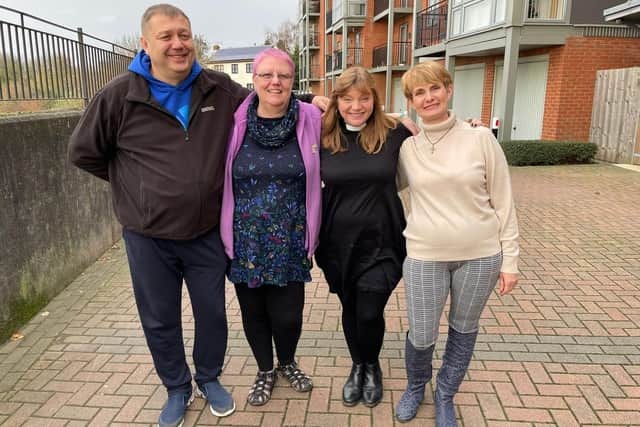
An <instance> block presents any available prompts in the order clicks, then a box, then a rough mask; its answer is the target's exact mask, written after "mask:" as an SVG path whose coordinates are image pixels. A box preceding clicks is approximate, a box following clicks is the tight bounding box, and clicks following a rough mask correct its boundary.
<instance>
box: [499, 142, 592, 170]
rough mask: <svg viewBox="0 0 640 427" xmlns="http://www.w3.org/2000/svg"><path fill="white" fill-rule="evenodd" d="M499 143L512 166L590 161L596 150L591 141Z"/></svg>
mask: <svg viewBox="0 0 640 427" xmlns="http://www.w3.org/2000/svg"><path fill="white" fill-rule="evenodd" d="M500 145H501V146H502V150H503V151H504V154H505V156H506V157H507V161H508V162H509V164H510V165H512V166H529V165H562V164H571V163H591V162H592V161H593V158H594V156H595V155H596V152H597V151H598V146H597V145H596V144H593V143H591V142H564V141H540V140H536V141H504V142H501V143H500Z"/></svg>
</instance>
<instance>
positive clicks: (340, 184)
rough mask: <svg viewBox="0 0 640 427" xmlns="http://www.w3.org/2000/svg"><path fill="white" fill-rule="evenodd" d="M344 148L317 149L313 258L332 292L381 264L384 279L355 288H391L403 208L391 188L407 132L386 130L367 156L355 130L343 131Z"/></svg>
mask: <svg viewBox="0 0 640 427" xmlns="http://www.w3.org/2000/svg"><path fill="white" fill-rule="evenodd" d="M343 134H344V135H345V137H346V140H347V142H348V150H347V151H344V152H339V153H336V154H331V152H330V151H329V150H325V149H324V148H323V149H322V151H321V153H320V165H321V174H322V182H323V183H324V188H323V190H322V226H321V229H320V244H319V247H318V249H317V250H316V262H317V263H318V265H319V266H320V268H322V270H323V271H324V275H325V278H326V280H327V282H328V283H329V289H330V291H331V292H333V293H338V294H342V295H346V294H348V293H350V291H352V290H353V287H354V284H356V283H358V278H360V277H361V276H362V275H363V274H364V273H365V272H367V271H368V270H370V269H371V268H373V267H381V268H382V269H383V271H384V275H383V277H384V278H385V279H386V280H382V281H376V282H370V281H366V282H364V283H358V285H357V286H358V287H359V290H365V291H373V292H391V291H392V290H393V289H394V288H395V287H396V285H397V284H398V281H399V280H400V278H401V277H402V263H403V261H404V258H405V256H406V248H405V241H404V237H403V236H402V231H403V230H404V228H405V219H404V212H403V210H402V204H401V202H400V198H399V197H398V193H397V188H396V168H397V163H398V153H399V151H400V146H401V145H402V142H403V141H404V140H405V139H406V138H407V137H408V136H410V135H411V133H410V132H409V131H408V130H407V129H406V128H405V127H404V126H402V125H398V127H397V128H396V129H392V130H390V132H389V135H388V136H387V141H386V143H385V144H384V145H383V147H382V149H381V150H380V152H378V153H376V154H368V153H367V152H366V151H364V150H363V149H362V147H361V146H360V145H359V144H358V143H357V142H356V138H357V135H358V132H349V131H347V130H345V129H343Z"/></svg>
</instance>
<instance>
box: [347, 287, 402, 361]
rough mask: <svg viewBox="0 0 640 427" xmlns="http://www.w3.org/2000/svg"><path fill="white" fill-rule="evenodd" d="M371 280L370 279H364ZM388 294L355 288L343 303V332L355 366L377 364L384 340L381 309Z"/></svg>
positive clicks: (389, 293)
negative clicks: (357, 364)
mask: <svg viewBox="0 0 640 427" xmlns="http://www.w3.org/2000/svg"><path fill="white" fill-rule="evenodd" d="M367 276H369V277H371V275H367ZM390 295H391V292H374V291H366V290H361V289H358V287H357V286H354V289H353V290H351V292H349V293H348V294H347V295H343V294H338V297H339V298H340V302H342V329H343V330H344V337H345V339H346V340H347V346H348V347H349V353H351V359H352V360H353V362H354V363H374V362H377V361H378V356H379V355H380V350H381V349H382V341H383V340H384V326H385V323H384V307H385V306H386V305H387V301H388V300H389V296H390Z"/></svg>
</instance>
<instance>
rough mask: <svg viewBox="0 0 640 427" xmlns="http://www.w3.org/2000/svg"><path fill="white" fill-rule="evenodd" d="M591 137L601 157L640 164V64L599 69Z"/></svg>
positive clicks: (601, 158)
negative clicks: (616, 68) (639, 65)
mask: <svg viewBox="0 0 640 427" xmlns="http://www.w3.org/2000/svg"><path fill="white" fill-rule="evenodd" d="M589 140H590V141H591V142H594V143H595V144H597V145H598V154H597V155H596V158H597V159H599V160H604V161H608V162H614V163H628V164H636V165H640V67H634V68H623V69H618V70H603V71H598V75H597V78H596V87H595V93H594V97H593V110H592V113H591V129H590V138H589Z"/></svg>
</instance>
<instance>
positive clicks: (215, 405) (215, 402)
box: [198, 380, 236, 417]
mask: <svg viewBox="0 0 640 427" xmlns="http://www.w3.org/2000/svg"><path fill="white" fill-rule="evenodd" d="M198 395H199V396H201V397H204V398H205V399H207V401H208V402H209V409H210V410H211V413H212V414H213V415H215V416H216V417H226V416H227V415H231V414H233V412H234V411H235V410H236V402H234V401H233V397H231V394H229V392H228V391H227V390H225V388H224V387H223V386H222V384H220V381H218V380H214V381H211V382H208V383H206V384H203V385H201V386H198Z"/></svg>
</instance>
